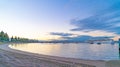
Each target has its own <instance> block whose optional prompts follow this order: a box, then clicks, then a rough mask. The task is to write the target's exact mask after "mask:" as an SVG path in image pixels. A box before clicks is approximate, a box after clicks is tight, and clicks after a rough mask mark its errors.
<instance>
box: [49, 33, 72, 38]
mask: <svg viewBox="0 0 120 67" xmlns="http://www.w3.org/2000/svg"><path fill="white" fill-rule="evenodd" d="M50 35H57V36H62V37H66V36H72V35H74V34H71V33H59V32H51V33H50Z"/></svg>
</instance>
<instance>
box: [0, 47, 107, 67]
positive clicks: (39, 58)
mask: <svg viewBox="0 0 120 67" xmlns="http://www.w3.org/2000/svg"><path fill="white" fill-rule="evenodd" d="M105 63H106V62H105V61H100V60H98V61H97V60H82V59H74V58H64V57H56V56H48V55H40V54H34V53H28V52H22V51H18V50H8V48H2V47H1V48H0V67H105Z"/></svg>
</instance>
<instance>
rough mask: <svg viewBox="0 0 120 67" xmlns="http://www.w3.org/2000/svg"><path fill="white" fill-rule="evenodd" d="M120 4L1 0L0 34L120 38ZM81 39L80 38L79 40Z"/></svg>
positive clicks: (115, 0) (107, 0) (111, 0)
mask: <svg viewBox="0 0 120 67" xmlns="http://www.w3.org/2000/svg"><path fill="white" fill-rule="evenodd" d="M119 4H120V0H0V30H1V31H2V30H3V31H5V32H7V33H8V34H9V36H10V37H11V36H19V37H25V38H30V39H39V40H51V39H60V38H64V37H73V38H75V37H77V36H83V35H84V36H85V35H86V36H92V37H103V36H108V37H111V36H113V37H114V39H117V38H119V35H120V31H119V29H120V14H119V13H120V5H119ZM77 38H78V37H77Z"/></svg>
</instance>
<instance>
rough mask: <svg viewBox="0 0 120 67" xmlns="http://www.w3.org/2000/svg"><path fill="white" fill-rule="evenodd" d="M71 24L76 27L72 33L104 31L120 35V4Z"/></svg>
mask: <svg viewBox="0 0 120 67" xmlns="http://www.w3.org/2000/svg"><path fill="white" fill-rule="evenodd" d="M71 24H72V25H75V26H76V28H74V29H71V31H85V32H89V31H96V30H103V31H107V32H114V33H116V34H120V3H119V4H115V5H114V6H112V7H110V8H108V9H106V10H103V11H101V12H98V13H97V14H95V15H93V16H90V17H88V18H85V19H83V20H74V21H72V22H71Z"/></svg>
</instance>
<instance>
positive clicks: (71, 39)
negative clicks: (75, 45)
mask: <svg viewBox="0 0 120 67" xmlns="http://www.w3.org/2000/svg"><path fill="white" fill-rule="evenodd" d="M111 38H113V36H96V37H92V36H88V35H78V36H76V37H61V40H59V41H63V42H86V41H88V40H103V39H111Z"/></svg>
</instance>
